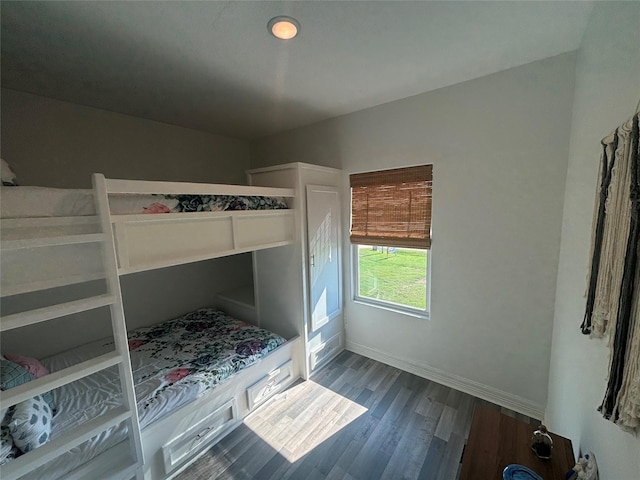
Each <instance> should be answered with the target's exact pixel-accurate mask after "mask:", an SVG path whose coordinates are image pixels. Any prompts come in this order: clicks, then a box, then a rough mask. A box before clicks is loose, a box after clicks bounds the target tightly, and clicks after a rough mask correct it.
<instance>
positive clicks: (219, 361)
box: [128, 308, 286, 417]
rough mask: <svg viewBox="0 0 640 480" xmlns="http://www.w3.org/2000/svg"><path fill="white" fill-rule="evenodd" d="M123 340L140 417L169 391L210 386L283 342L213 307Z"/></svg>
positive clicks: (276, 336) (147, 329)
mask: <svg viewBox="0 0 640 480" xmlns="http://www.w3.org/2000/svg"><path fill="white" fill-rule="evenodd" d="M128 337H129V351H130V352H131V362H132V368H133V376H134V380H135V384H136V395H137V397H138V410H139V412H140V416H141V417H145V416H146V414H145V412H144V410H146V409H149V408H150V407H151V406H152V404H154V403H156V402H159V401H162V399H161V397H162V396H163V395H167V394H168V393H170V391H171V390H174V389H176V388H195V389H196V390H197V391H199V392H202V391H204V390H206V389H209V388H211V387H214V386H215V385H217V384H219V383H220V382H222V381H223V380H225V379H226V378H228V377H230V376H231V375H233V374H234V373H236V372H238V371H240V370H242V369H243V368H245V367H247V366H249V365H251V364H253V363H255V362H256V361H257V360H258V359H260V358H262V357H263V356H265V355H266V354H267V353H269V352H270V351H272V350H274V349H275V348H277V347H279V346H280V345H282V344H283V343H285V341H286V340H285V339H284V338H283V337H281V336H279V335H276V334H275V333H272V332H269V331H267V330H264V329H261V328H257V327H255V326H253V325H249V324H247V323H245V322H242V321H241V320H237V319H235V318H232V317H230V316H228V315H226V314H224V313H223V312H220V311H218V310H215V309H212V308H203V309H200V310H196V311H195V312H191V313H188V314H186V315H183V316H182V317H179V318H176V319H175V320H171V321H168V322H165V323H161V324H158V325H154V326H151V327H146V328H141V329H138V330H136V331H134V332H131V333H130V334H129V335H128Z"/></svg>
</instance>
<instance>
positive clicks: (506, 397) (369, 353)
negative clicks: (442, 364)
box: [345, 340, 545, 419]
mask: <svg viewBox="0 0 640 480" xmlns="http://www.w3.org/2000/svg"><path fill="white" fill-rule="evenodd" d="M345 348H346V349H347V350H349V351H350V352H353V353H357V354H359V355H363V356H365V357H368V358H371V359H372V360H377V361H378V362H381V363H384V364H387V365H391V366H392V367H396V368H399V369H400V370H404V371H406V372H409V373H413V374H414V375H418V376H419V377H423V378H426V379H427V380H432V381H434V382H437V383H439V384H441V385H445V386H447V387H450V388H453V389H455V390H459V391H461V392H464V393H468V394H469V395H473V396H474V397H478V398H481V399H483V400H487V401H489V402H491V403H495V404H496V405H500V406H501V407H505V408H508V409H510V410H513V411H515V412H518V413H522V414H523V415H527V416H528V417H531V418H536V419H543V418H544V413H545V412H544V407H543V406H542V405H538V404H536V403H532V402H530V401H529V400H527V399H525V398H522V397H519V396H518V395H513V394H511V393H508V392H504V391H502V390H499V389H497V388H494V387H490V386H488V385H483V384H481V383H478V382H475V381H473V380H469V379H468V378H464V377H461V376H459V375H455V374H452V373H447V372H445V371H444V370H440V369H438V368H434V367H430V366H428V365H416V364H414V363H411V362H410V361H408V360H404V359H401V358H396V357H392V356H390V355H388V354H386V353H384V352H381V351H380V350H377V349H375V348H371V347H367V346H364V345H360V344H357V343H353V342H349V341H348V340H347V342H346V345H345Z"/></svg>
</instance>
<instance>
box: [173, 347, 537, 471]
mask: <svg viewBox="0 0 640 480" xmlns="http://www.w3.org/2000/svg"><path fill="white" fill-rule="evenodd" d="M480 403H482V404H485V405H490V406H492V408H496V409H500V407H498V406H495V405H491V404H489V403H488V402H485V401H483V400H480V399H477V398H475V397H472V396H470V395H467V394H464V393H461V392H458V391H456V390H452V389H450V388H448V387H444V386H442V385H439V384H437V383H434V382H430V381H428V380H425V379H424V378H421V377H417V376H415V375H412V374H410V373H407V372H403V371H401V370H398V369H396V368H393V367H390V366H388V365H384V364H382V363H379V362H376V361H374V360H371V359H368V358H365V357H362V356H360V355H357V354H354V353H351V352H343V353H341V354H340V355H339V356H338V357H337V358H336V359H334V360H333V361H331V362H330V364H329V365H327V366H326V367H325V368H323V369H322V370H321V371H320V372H318V373H317V374H316V375H314V377H313V378H312V380H309V381H306V382H299V383H297V384H295V385H294V386H292V387H291V388H289V389H288V390H287V391H285V392H282V393H280V394H278V395H276V396H275V397H273V398H272V399H270V400H269V401H268V402H267V403H266V404H264V405H262V406H260V407H259V408H258V409H257V410H256V411H255V412H253V413H252V414H251V415H250V416H249V417H247V419H246V420H245V422H244V424H243V425H241V426H240V427H238V428H237V429H236V430H234V431H233V432H232V433H231V434H229V435H228V436H227V437H225V438H224V439H223V440H222V441H220V442H219V443H218V444H217V445H215V446H214V447H212V448H211V449H210V450H209V451H208V452H207V453H205V454H204V455H203V456H202V457H201V458H200V459H198V460H197V461H196V462H195V463H194V464H193V465H191V466H190V467H189V468H188V469H186V470H185V471H184V472H183V473H182V474H181V475H179V476H178V477H177V478H178V479H179V480H211V479H217V478H219V479H233V480H240V479H257V480H281V479H294V480H322V479H327V480H334V479H344V480H356V479H357V480H375V479H389V480H391V479H393V480H401V479H406V480H414V479H427V480H455V479H456V478H457V477H458V475H459V469H460V458H461V456H462V451H463V449H464V445H465V441H466V438H467V436H468V433H469V429H470V427H471V417H472V414H473V409H474V408H475V406H476V405H477V404H480ZM501 410H502V411H503V413H506V414H507V415H511V416H516V417H518V418H520V419H522V420H524V421H527V422H530V423H532V424H536V421H535V420H532V419H529V418H528V417H525V416H523V415H520V414H516V413H514V412H512V411H509V410H506V409H501Z"/></svg>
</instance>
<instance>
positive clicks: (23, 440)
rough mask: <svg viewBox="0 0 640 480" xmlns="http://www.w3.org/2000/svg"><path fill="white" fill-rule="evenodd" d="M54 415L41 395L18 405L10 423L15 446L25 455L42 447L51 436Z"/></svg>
mask: <svg viewBox="0 0 640 480" xmlns="http://www.w3.org/2000/svg"><path fill="white" fill-rule="evenodd" d="M52 418H53V414H52V412H51V409H50V408H49V405H48V404H47V402H46V401H45V400H43V398H42V397H41V396H40V395H36V396H35V397H33V398H31V399H29V400H25V401H24V402H21V403H19V404H17V405H16V409H15V411H14V412H13V417H12V418H11V421H10V422H9V432H10V433H11V437H12V438H13V444H14V445H15V446H16V447H18V448H19V449H20V450H22V451H23V452H24V453H27V452H30V451H31V450H34V449H36V448H38V447H41V446H42V445H44V444H45V443H47V442H48V441H49V437H50V436H51V419H52Z"/></svg>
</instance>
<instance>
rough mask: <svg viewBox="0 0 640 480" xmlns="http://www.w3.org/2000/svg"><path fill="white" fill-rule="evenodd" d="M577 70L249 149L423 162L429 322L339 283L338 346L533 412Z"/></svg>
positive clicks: (538, 408)
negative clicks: (375, 303) (363, 299)
mask: <svg viewBox="0 0 640 480" xmlns="http://www.w3.org/2000/svg"><path fill="white" fill-rule="evenodd" d="M574 69H575V55H574V54H565V55H561V56H558V57H554V58H551V59H547V60H543V61H540V62H535V63H531V64H528V65H525V66H522V67H518V68H515V69H511V70H507V71H504V72H501V73H498V74H495V75H491V76H487V77H483V78H479V79H476V80H472V81H469V82H465V83H462V84H458V85H455V86H452V87H449V88H443V89H441V90H437V91H433V92H428V93H424V94H422V95H417V96H414V97H410V98H406V99H403V100H399V101H396V102H392V103H389V104H385V105H381V106H378V107H375V108H371V109H367V110H363V111H360V112H356V113H354V114H350V115H346V116H343V117H339V118H336V119H332V120H329V121H326V122H322V123H319V124H316V125H312V126H309V127H306V128H301V129H297V130H294V131H291V132H288V133H285V134H281V135H277V136H273V137H268V138H264V139H261V140H258V141H256V142H254V144H252V152H251V163H252V166H253V167H260V166H266V165H273V164H277V163H282V162H289V161H301V162H309V163H316V164H320V165H325V166H331V167H337V168H342V169H344V170H345V171H346V172H347V173H353V172H361V171H367V170H377V169H385V168H393V167H399V166H407V165H417V164H425V163H433V165H434V191H433V195H434V200H433V248H432V255H433V270H432V276H433V279H432V280H433V281H432V296H431V298H432V309H431V319H430V320H421V319H417V318H413V317H410V316H406V315H402V314H397V313H393V312H390V311H386V310H381V309H376V308H371V307H368V306H364V305H361V304H356V303H354V302H353V301H352V300H351V299H352V294H351V292H350V291H348V292H347V294H346V309H345V316H346V321H347V330H346V337H347V347H348V348H350V349H352V350H355V351H358V352H361V353H364V354H366V355H369V356H372V357H374V358H377V359H380V360H383V361H386V362H388V363H391V364H395V365H397V366H400V367H402V368H405V369H407V370H410V371H413V372H415V373H419V374H423V375H424V376H427V377H430V378H434V379H438V380H440V381H442V382H445V383H449V384H452V385H454V386H456V387H458V388H461V389H463V390H466V391H472V392H473V393H475V394H476V395H479V396H484V397H489V398H491V399H492V400H494V401H497V402H499V403H502V404H508V405H509V406H512V407H515V408H517V409H519V410H520V411H525V412H533V413H538V414H541V412H542V409H543V406H544V404H545V402H546V397H547V379H548V362H549V352H550V345H551V331H552V321H553V306H554V294H555V280H556V273H557V271H556V268H557V262H558V252H559V246H560V227H561V217H562V201H563V191H564V184H565V174H566V167H567V156H568V138H569V126H570V121H571V103H572V98H573V78H574ZM343 194H344V197H343V198H344V199H345V201H344V203H345V205H346V206H347V207H346V208H348V198H349V197H348V195H349V193H348V188H347V187H346V186H345V189H344V192H343ZM348 218H349V214H348V211H346V210H345V225H344V227H345V228H344V231H346V232H348ZM345 246H346V244H345ZM349 258H350V255H349V252H347V255H345V272H346V273H345V285H347V286H348V285H350V283H351V281H350V273H349V270H350V266H349Z"/></svg>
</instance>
